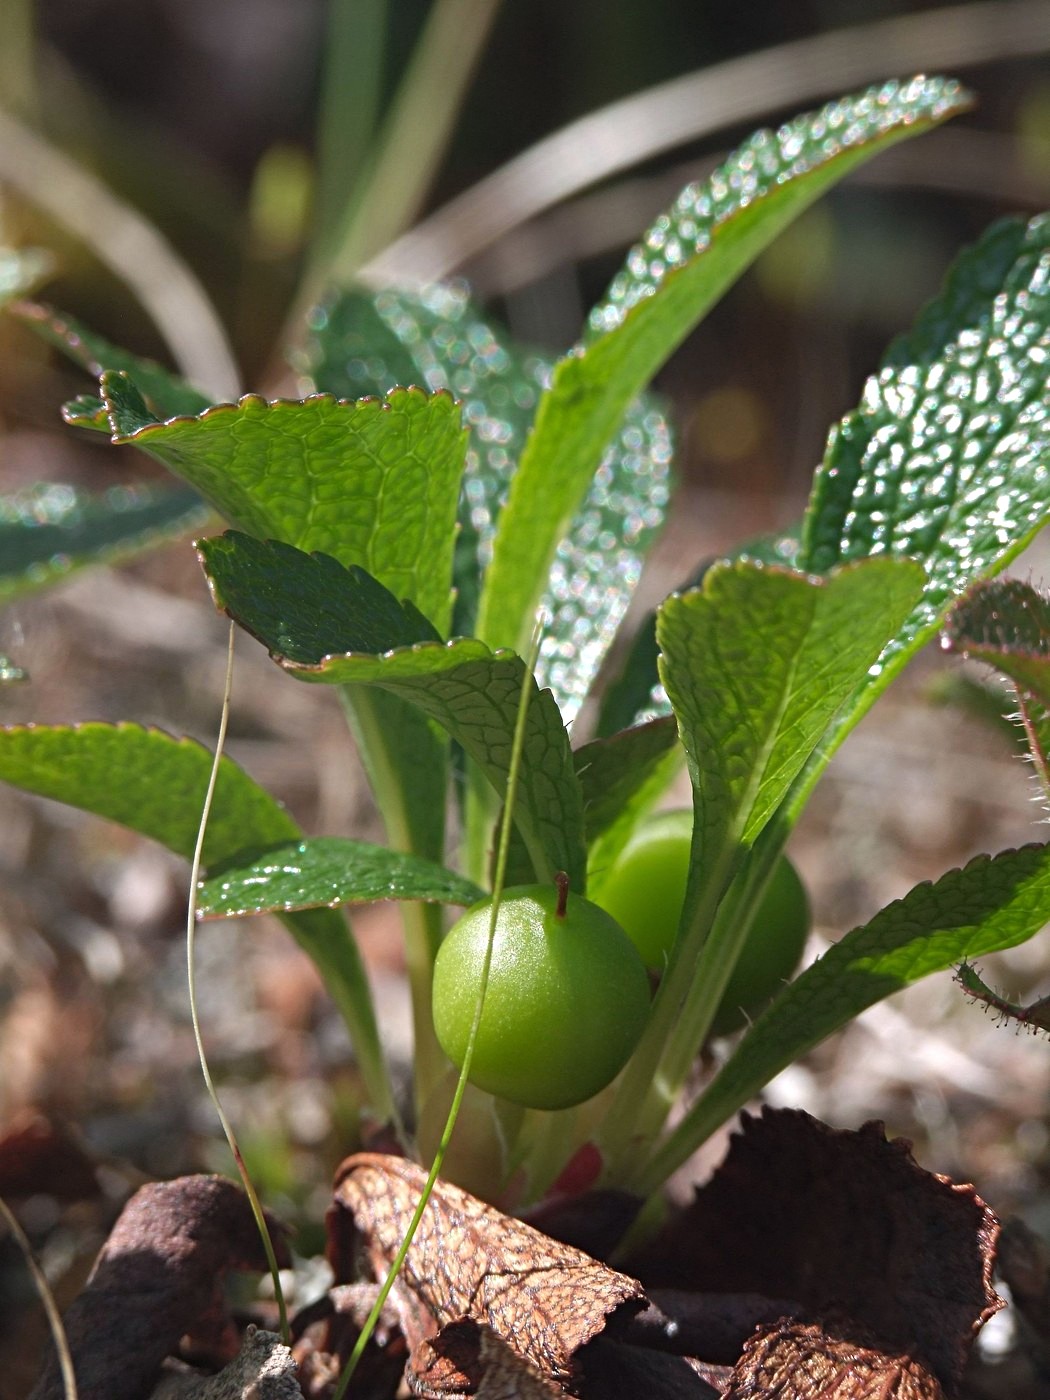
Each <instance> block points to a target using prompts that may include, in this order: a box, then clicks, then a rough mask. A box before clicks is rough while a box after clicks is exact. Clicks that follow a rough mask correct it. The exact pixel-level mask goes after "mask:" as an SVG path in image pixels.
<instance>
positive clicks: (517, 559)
mask: <svg viewBox="0 0 1050 1400" xmlns="http://www.w3.org/2000/svg"><path fill="white" fill-rule="evenodd" d="M967 102H968V98H967V96H966V94H965V93H964V92H963V90H962V89H961V88H960V87H959V86H958V84H956V83H954V82H949V81H945V80H943V79H936V78H935V79H926V78H915V79H912V80H911V81H910V82H907V83H886V84H883V85H882V86H881V87H878V88H870V89H869V90H868V91H867V92H865V93H862V94H861V95H860V96H859V97H852V98H844V99H841V100H839V101H837V102H833V103H830V104H829V105H828V106H826V107H825V108H823V109H822V110H821V111H820V112H817V113H814V114H810V115H808V116H804V117H799V118H796V119H795V120H794V121H793V122H790V123H788V124H786V125H785V126H783V127H781V128H780V129H779V131H777V132H776V133H773V132H768V131H765V132H759V133H757V134H756V135H755V136H753V137H751V138H750V139H749V140H748V141H747V142H746V143H745V144H744V146H743V147H741V149H740V150H739V151H738V152H737V153H736V154H735V155H733V156H730V157H729V159H728V161H727V162H726V163H725V164H724V165H723V166H721V167H720V168H719V169H718V170H716V171H715V172H714V174H713V175H712V176H711V177H710V178H709V179H708V180H707V181H706V182H705V183H704V184H703V185H699V186H697V185H691V186H689V187H688V188H687V189H686V190H685V191H683V193H682V194H681V195H680V196H679V198H678V200H677V201H676V203H675V204H674V206H673V207H672V208H671V209H670V210H669V211H668V212H667V213H666V214H665V215H663V216H662V217H661V218H660V219H659V220H657V222H656V223H655V224H654V225H653V227H652V228H651V229H650V230H649V232H648V234H647V235H646V237H645V239H644V240H643V242H642V243H641V244H640V245H639V246H638V247H637V248H635V249H634V251H633V252H632V253H631V254H630V256H629V258H628V260H627V266H626V268H625V270H624V271H623V272H622V273H621V274H620V275H619V276H618V277H617V278H616V279H615V281H614V282H613V284H612V286H611V287H610V290H609V293H608V294H607V297H606V300H605V301H604V302H603V303H601V304H600V305H599V306H598V307H596V308H595V310H594V311H593V312H592V313H591V316H590V322H589V327H588V334H587V337H586V340H585V341H584V343H583V345H581V346H579V347H578V348H577V349H576V350H575V351H573V352H572V353H571V354H570V355H569V356H568V357H566V358H565V359H564V360H562V361H560V362H559V364H558V366H557V367H556V369H555V371H554V379H553V383H552V386H551V389H550V392H549V393H547V394H545V395H544V398H543V401H542V402H541V404H540V408H539V412H538V413H537V417H536V426H535V429H534V431H533V434H532V436H531V438H530V439H529V443H528V446H527V448H526V451H525V453H524V454H523V457H522V461H521V465H520V468H519V470H518V473H517V476H516V477H515V480H514V484H513V486H512V488H511V493H510V497H509V499H508V502H507V506H506V508H505V510H504V512H503V515H502V516H501V519H500V527H499V531H498V534H497V538H496V541H495V545H494V550H493V558H492V565H491V567H490V569H489V572H488V575H487V578H486V582H485V591H484V594H483V596H482V603H481V610H480V614H479V622H478V632H479V635H480V636H481V637H482V638H483V639H484V640H485V641H487V642H489V643H490V644H491V645H494V646H496V645H498V646H518V647H520V646H521V645H522V640H523V637H524V636H526V635H527V633H528V629H529V627H530V626H531V621H532V617H533V613H534V610H535V605H536V602H537V600H538V597H539V591H540V588H541V587H542V580H543V579H544V578H545V577H546V574H547V570H548V568H549V567H550V562H551V559H552V558H553V554H554V550H555V548H556V545H557V542H558V540H559V539H560V538H561V537H562V536H563V535H564V533H565V530H566V528H567V526H568V522H569V520H570V519H571V517H572V515H573V514H574V513H575V511H576V508H577V506H578V504H579V501H580V498H581V496H582V494H583V492H584V490H585V489H586V486H587V483H588V482H589V481H590V480H591V479H592V477H593V476H594V473H595V470H596V469H597V466H598V463H599V461H600V459H601V455H602V453H603V452H604V451H605V448H606V446H607V444H608V443H609V442H610V440H611V439H612V437H613V435H614V434H615V432H616V430H617V428H618V427H619V425H620V423H621V421H622V418H623V415H624V412H625V410H626V408H627V406H628V404H629V403H630V402H631V400H632V399H634V398H635V397H636V396H637V395H638V393H640V391H641V390H642V389H643V388H645V386H646V385H647V384H648V383H649V381H650V380H651V378H652V376H653V375H654V374H655V372H656V371H657V369H659V367H660V366H661V365H662V364H663V363H664V361H665V360H666V359H667V358H668V357H669V356H670V354H671V353H672V351H673V350H674V349H675V348H676V347H677V346H678V345H679V344H680V343H681V341H682V340H683V339H684V337H685V336H686V335H687V334H688V332H689V331H690V330H691V329H692V328H693V327H694V326H695V325H696V323H697V322H698V321H699V320H700V318H701V317H702V316H703V314H704V312H705V311H706V310H707V309H708V308H709V307H710V306H711V305H712V304H713V303H714V302H715V301H716V300H717V299H718V297H720V296H721V295H722V293H723V292H725V291H726V289H727V288H728V287H729V286H730V285H731V284H732V283H733V282H734V281H735V280H736V278H737V277H739V275H740V274H741V273H742V272H743V271H744V269H745V268H746V267H747V266H748V265H749V264H750V263H751V262H752V261H753V260H754V259H755V258H756V257H757V256H758V254H759V253H760V252H761V251H762V249H763V248H765V247H766V246H767V245H768V244H769V243H770V242H771V241H772V239H773V238H774V237H775V236H776V234H777V233H779V232H780V230H781V229H783V228H784V227H786V225H787V224H788V223H790V222H791V220H792V219H794V218H796V217H797V216H798V215H799V214H801V213H802V211H803V210H804V209H806V208H807V207H808V206H809V205H810V204H811V203H812V202H813V201H814V200H815V199H816V198H817V197H818V196H819V195H821V194H822V193H823V192H824V191H825V190H826V189H828V188H829V187H830V186H831V185H832V184H834V183H835V182H836V181H837V180H839V179H841V178H842V176H844V175H845V174H847V173H848V172H849V171H850V170H852V169H853V168H854V167H855V166H857V165H858V164H860V163H861V162H862V161H864V160H867V159H869V158H870V157H871V156H872V155H874V154H876V153H877V152H878V151H880V150H884V149H885V148H886V147H888V146H890V145H892V144H894V143H895V142H896V141H899V140H901V139H902V138H903V137H905V136H910V135H914V134H916V133H918V132H920V131H923V130H926V129H928V128H929V127H930V126H932V125H933V124H935V123H936V122H939V121H942V120H944V119H945V118H946V117H949V116H951V115H953V114H954V113H956V112H958V111H959V110H961V109H962V108H963V107H965V106H966V105H967Z"/></svg>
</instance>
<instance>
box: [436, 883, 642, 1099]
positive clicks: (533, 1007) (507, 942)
mask: <svg viewBox="0 0 1050 1400" xmlns="http://www.w3.org/2000/svg"><path fill="white" fill-rule="evenodd" d="M561 879H562V881H563V882H564V877H561ZM491 907H492V906H491V901H490V900H484V901H483V902H482V903H480V904H475V905H474V907H473V908H471V909H468V910H467V912H466V913H465V914H464V915H463V916H462V917H461V918H460V919H459V920H458V921H457V922H456V923H455V924H454V925H453V926H452V928H451V929H449V931H448V934H447V935H446V937H445V940H444V942H443V943H442V945H441V947H440V948H439V950H438V955H437V960H436V962H435V965H434V1027H435V1029H436V1031H437V1037H438V1040H439V1041H440V1043H441V1046H442V1049H443V1050H444V1051H445V1053H446V1054H447V1055H448V1057H449V1059H450V1060H452V1061H453V1063H454V1064H456V1065H459V1066H462V1064H463V1060H464V1057H465V1055H466V1050H467V1041H468V1039H469V1036H470V1029H471V1026H472V1025H473V1022H474V1014H475V1008H476V1007H477V1004H478V998H479V996H480V992H481V977H482V968H483V964H484V959H485V948H486V944H487V942H488V936H489V923H490V919H491ZM648 1011H649V980H648V977H647V975H646V972H645V968H644V966H643V965H642V960H641V958H640V957H639V956H638V953H637V952H636V951H635V948H634V947H633V945H632V944H631V942H630V940H629V939H628V937H627V935H626V934H625V933H624V931H623V929H621V928H620V926H619V924H617V923H616V921H615V920H614V919H612V918H610V916H609V915H608V914H607V913H606V912H605V911H604V910H603V909H599V908H598V906H597V905H596V904H592V903H591V902H590V901H589V900H587V899H583V898H582V897H580V896H578V895H572V894H567V884H566V883H563V884H562V885H560V886H556V885H554V884H551V885H549V886H548V885H521V886H518V887H515V888H512V889H509V890H506V891H505V892H504V895H503V899H502V902H501V904H500V907H499V913H498V915H497V919H496V930H495V936H494V940H493V948H492V964H491V968H490V972H489V981H488V987H487V990H486V994H485V1004H484V1009H483V1011H482V1016H481V1025H480V1028H479V1031H478V1038H477V1042H476V1045H475V1049H474V1058H473V1060H472V1062H471V1069H470V1078H471V1080H472V1082H473V1083H474V1084H476V1085H477V1086H478V1087H479V1088H482V1089H487V1090H488V1091H489V1093H491V1094H497V1095H499V1096H500V1097H501V1098H504V1099H509V1100H511V1101H512V1102H514V1103H519V1104H524V1105H526V1106H527V1107H529V1108H547V1109H553V1108H567V1107H569V1106H570V1105H572V1104H577V1103H582V1102H583V1101H584V1100H585V1099H589V1098H591V1097H592V1096H593V1095H594V1094H596V1093H598V1091H599V1090H600V1089H604V1088H605V1086H606V1085H607V1084H608V1083H610V1082H611V1081H612V1080H613V1079H614V1078H615V1077H616V1075H617V1074H618V1073H619V1071H620V1070H621V1069H622V1068H623V1066H624V1065H625V1064H626V1062H627V1059H628V1057H629V1056H630V1054H631V1052H632V1050H633V1049H634V1047H635V1045H636V1044H637V1043H638V1039H639V1037H640V1035H641V1033H642V1028H643V1026H644V1025H645V1020H646V1017H647V1015H648Z"/></svg>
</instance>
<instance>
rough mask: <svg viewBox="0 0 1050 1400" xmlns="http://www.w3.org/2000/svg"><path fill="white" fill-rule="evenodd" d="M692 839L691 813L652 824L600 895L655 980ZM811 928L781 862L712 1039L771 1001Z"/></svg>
mask: <svg viewBox="0 0 1050 1400" xmlns="http://www.w3.org/2000/svg"><path fill="white" fill-rule="evenodd" d="M692 832H693V814H692V813H691V812H688V811H676V812H662V813H660V814H659V815H658V816H655V817H652V818H650V819H649V820H648V821H646V822H644V823H643V824H642V825H641V826H640V827H639V829H638V831H637V832H636V833H635V834H634V836H632V838H631V840H630V841H629V842H628V843H627V845H626V847H625V848H624V850H623V852H622V854H621V855H620V858H619V860H618V861H617V862H616V865H615V866H614V867H613V869H612V870H611V871H610V872H609V875H608V877H607V879H606V881H605V883H604V884H603V885H602V888H601V904H602V908H603V909H607V910H608V911H609V913H610V914H611V915H612V916H613V918H614V919H616V920H617V921H618V922H619V923H620V924H621V925H622V926H623V929H624V931H625V932H626V934H627V936H628V938H630V940H631V941H632V943H633V944H634V945H635V947H636V948H637V949H638V952H639V954H640V955H641V957H642V960H643V962H644V963H645V964H646V966H647V967H649V968H652V969H653V970H654V971H656V972H662V971H663V968H664V966H665V964H666V962H667V959H668V958H669V957H670V954H671V949H672V948H673V947H674V941H675V937H676V935H677V932H678V923H679V920H680V919H681V915H682V905H683V903H684V902H685V887H686V880H687V879H688V875H689V850H690V845H691V842H692ZM809 926H810V914H809V901H808V899H807V898H806V891H805V889H804V888H803V885H802V881H801V880H800V879H799V877H798V875H797V873H796V872H795V867H794V866H793V865H792V864H791V862H790V861H789V860H788V859H787V857H786V856H781V858H780V859H779V860H778V861H777V864H776V866H775V867H774V869H773V873H772V875H771V876H770V879H769V883H768V884H767V886H766V890H765V893H764V894H763V896H762V900H761V903H760V904H759V906H758V909H757V911H756V913H755V918H754V921H753V922H752V925H751V931H750V933H749V934H748V936H747V940H746V942H745V944H744V947H743V949H742V950H741V953H740V958H739V960H738V961H737V964H736V967H735V968H734V969H733V972H732V975H731V977H730V979H729V982H728V984H727V986H726V989H725V992H724V993H723V995H722V1001H721V1004H720V1005H719V1008H718V1012H717V1014H716V1016H715V1021H714V1024H713V1026H712V1028H711V1033H712V1034H713V1035H728V1034H729V1032H730V1031H733V1030H737V1029H738V1028H739V1027H740V1026H742V1025H743V1024H744V1022H745V1021H746V1020H747V1018H748V1016H750V1015H754V1014H755V1013H756V1012H757V1011H760V1010H761V1009H762V1007H763V1006H765V1005H766V1003H767V1002H768V1001H770V1000H772V998H773V997H774V996H775V995H776V993H777V992H778V991H779V990H780V988H781V987H782V986H783V984H784V983H785V982H786V981H787V979H788V978H789V977H790V976H791V974H792V973H793V972H794V970H795V968H796V967H797V966H798V960H799V958H800V957H801V955H802V949H803V946H804V944H805V941H806V936H807V934H808V932H809Z"/></svg>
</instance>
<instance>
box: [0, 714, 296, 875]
mask: <svg viewBox="0 0 1050 1400" xmlns="http://www.w3.org/2000/svg"><path fill="white" fill-rule="evenodd" d="M211 765H212V755H211V754H210V753H209V752H208V750H207V749H206V748H204V746H203V745H202V744H198V743H197V742H196V740H194V739H174V738H172V736H171V735H170V734H165V733H163V732H162V731H161V730H159V729H144V728H142V727H141V726H140V725H137V724H115V725H114V724H94V723H93V724H80V725H75V726H70V725H56V726H50V725H26V726H24V727H17V726H16V727H11V728H3V729H0V779H2V780H3V781H4V782H8V783H13V784H14V785H15V786H16V787H20V788H24V789H25V790H26V791H27V792H35V793H37V794H38V795H39V796H41V797H51V798H54V799H55V800H56V801H59V802H65V803H67V804H68V805H69V806H71V807H81V808H83V809H84V810H85V811H88V812H94V813H95V815H96V816H100V817H107V818H108V819H109V820H110V821H114V822H119V823H120V824H121V825H122V826H129V827H131V829H132V830H133V831H137V832H139V833H140V834H141V835H143V836H149V837H151V838H152V839H153V840H154V841H159V842H160V843H161V844H162V845H164V846H167V847H168V849H169V850H171V851H175V852H176V854H178V855H180V856H184V857H185V858H186V859H187V860H189V859H190V857H191V856H192V855H193V848H194V845H195V843H196V840H197V828H198V825H199V823H200V816H201V806H202V804H203V802H204V793H205V791H206V789H207V785H208V775H209V773H210V772H211ZM298 836H299V828H298V827H297V826H296V824H295V822H294V821H293V820H292V818H291V817H290V816H289V815H288V813H287V812H286V811H285V810H284V808H283V807H282V806H281V805H280V803H278V802H277V801H275V800H274V798H272V797H271V796H270V794H269V793H268V792H266V791H264V789H263V788H261V787H259V786H258V784H257V783H255V782H253V781H252V779H251V778H249V777H248V775H247V773H245V772H244V770H243V769H242V768H238V766H237V765H236V764H235V763H234V762H232V760H230V759H228V758H224V759H223V761H222V763H221V765H220V768H219V779H218V783H217V786H216V789H215V801H214V804H213V807H212V814H211V817H210V819H209V822H208V833H207V840H206V842H205V847H204V864H205V865H206V866H208V867H215V866H221V865H222V864H223V862H225V861H227V860H228V859H229V858H230V857H231V856H233V855H236V854H237V853H238V852H241V851H246V850H249V849H254V850H257V851H263V850H266V849H268V848H269V847H271V846H279V845H284V844H286V843H287V842H289V841H293V840H295V839H296V838H297V837H298Z"/></svg>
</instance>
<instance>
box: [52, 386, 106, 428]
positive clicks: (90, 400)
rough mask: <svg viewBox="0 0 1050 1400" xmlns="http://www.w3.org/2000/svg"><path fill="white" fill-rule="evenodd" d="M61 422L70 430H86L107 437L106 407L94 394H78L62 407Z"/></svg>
mask: <svg viewBox="0 0 1050 1400" xmlns="http://www.w3.org/2000/svg"><path fill="white" fill-rule="evenodd" d="M62 418H63V421H64V422H66V423H68V424H69V426H70V427H71V428H87V429H88V430H89V431H90V432H93V433H105V434H106V436H107V437H108V436H109V414H108V413H107V412H106V405H105V404H104V403H103V402H102V400H101V399H100V398H96V397H95V395H94V394H78V395H77V396H76V398H75V399H68V400H67V401H66V402H65V403H64V404H63V405H62Z"/></svg>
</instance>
